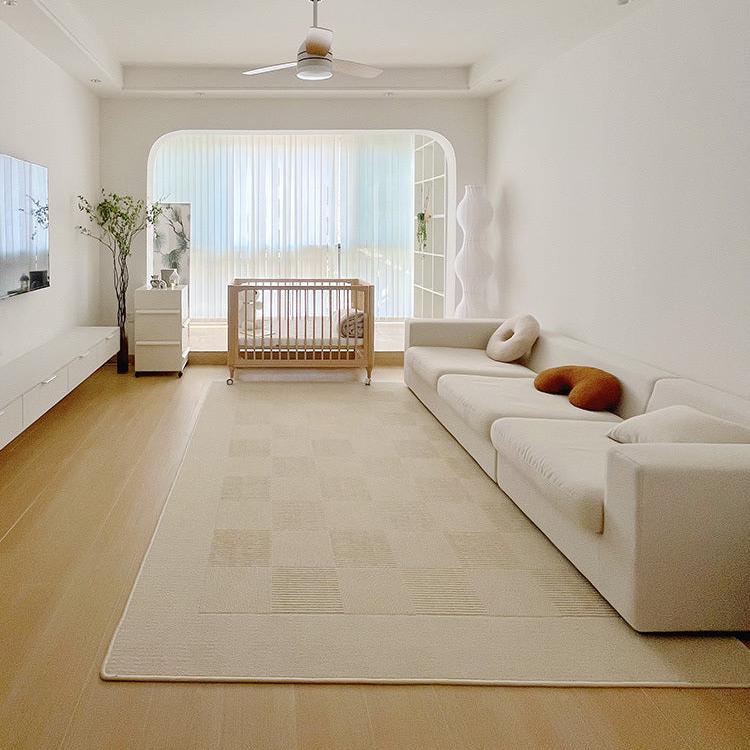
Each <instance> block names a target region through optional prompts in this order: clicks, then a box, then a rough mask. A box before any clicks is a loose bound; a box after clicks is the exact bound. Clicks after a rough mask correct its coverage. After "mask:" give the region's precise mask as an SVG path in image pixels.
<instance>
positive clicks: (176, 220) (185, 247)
mask: <svg viewBox="0 0 750 750" xmlns="http://www.w3.org/2000/svg"><path fill="white" fill-rule="evenodd" d="M157 205H159V206H161V208H162V212H161V213H160V214H159V216H158V217H157V219H156V222H155V223H154V243H153V248H154V255H153V260H154V273H155V274H159V275H163V274H162V273H161V272H162V270H165V269H176V270H177V273H178V274H179V275H180V284H186V285H187V286H188V287H189V286H190V204H189V203H159V204H157Z"/></svg>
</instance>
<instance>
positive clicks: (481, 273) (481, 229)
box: [455, 185, 492, 318]
mask: <svg viewBox="0 0 750 750" xmlns="http://www.w3.org/2000/svg"><path fill="white" fill-rule="evenodd" d="M456 219H457V220H458V225H459V226H460V227H461V229H462V230H463V233H464V241H463V244H462V245H461V250H460V252H459V253H458V255H457V256H456V266H455V268H456V276H458V279H459V281H460V282H461V287H462V294H461V302H459V304H458V307H457V308H456V317H457V318H481V317H482V316H483V315H486V314H487V311H486V310H485V309H484V307H485V306H486V296H487V279H488V278H489V277H490V276H491V274H492V260H491V258H490V256H489V255H488V254H487V250H486V249H485V247H484V235H485V232H486V231H487V227H489V225H490V222H491V221H492V206H491V205H490V202H489V201H488V200H487V197H486V196H485V194H484V186H482V185H467V186H466V192H465V193H464V197H463V199H462V200H461V202H460V203H459V204H458V208H457V209H456Z"/></svg>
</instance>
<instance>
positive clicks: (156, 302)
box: [135, 284, 190, 377]
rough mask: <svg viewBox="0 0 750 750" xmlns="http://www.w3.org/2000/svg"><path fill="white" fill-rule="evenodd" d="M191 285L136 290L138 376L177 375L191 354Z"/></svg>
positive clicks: (148, 287)
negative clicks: (173, 373)
mask: <svg viewBox="0 0 750 750" xmlns="http://www.w3.org/2000/svg"><path fill="white" fill-rule="evenodd" d="M188 315H189V314H188V297H187V286H186V285H185V284H179V285H178V286H176V287H175V288H174V289H164V288H160V289H152V288H151V287H150V286H142V287H140V288H139V289H136V290H135V374H136V377H137V376H138V375H140V374H141V373H143V372H176V373H177V375H178V376H182V371H183V370H184V369H185V365H186V364H187V359H188V354H189V353H190V340H189V324H190V318H189V316H188Z"/></svg>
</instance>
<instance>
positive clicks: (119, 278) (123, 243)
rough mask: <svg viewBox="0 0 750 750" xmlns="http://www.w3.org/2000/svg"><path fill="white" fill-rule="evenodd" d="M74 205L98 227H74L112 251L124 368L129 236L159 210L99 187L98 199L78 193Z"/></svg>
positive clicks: (123, 369)
mask: <svg viewBox="0 0 750 750" xmlns="http://www.w3.org/2000/svg"><path fill="white" fill-rule="evenodd" d="M78 208H79V209H80V210H81V211H82V212H83V213H84V214H85V215H86V216H87V217H88V220H89V223H90V224H93V225H95V226H96V227H97V228H98V229H97V230H94V231H92V229H91V228H90V227H88V226H79V227H78V230H79V231H80V232H81V234H84V235H86V236H87V237H92V238H93V239H95V240H96V241H97V242H99V243H100V244H102V245H103V246H104V247H106V248H107V250H109V252H110V253H111V255H112V275H113V281H114V287H115V295H116V296H117V325H118V326H119V328H120V351H119V352H118V353H117V372H119V373H125V372H127V371H128V366H129V361H128V334H127V330H126V328H125V323H126V321H127V299H126V298H127V292H128V282H129V280H130V279H129V275H128V258H129V257H130V253H131V250H132V246H133V240H134V239H135V237H136V236H137V235H138V234H140V233H141V232H142V231H143V230H144V229H145V228H146V226H147V225H149V224H153V223H154V220H155V219H156V217H157V216H158V215H159V213H160V212H161V208H160V207H159V206H158V205H153V206H150V207H149V206H146V202H145V201H143V200H140V199H139V200H136V199H135V198H133V197H132V196H130V195H119V194H117V193H105V192H104V190H102V195H101V200H100V201H99V202H98V203H96V204H93V203H90V202H89V201H88V200H87V199H86V198H84V197H83V196H82V195H79V196H78Z"/></svg>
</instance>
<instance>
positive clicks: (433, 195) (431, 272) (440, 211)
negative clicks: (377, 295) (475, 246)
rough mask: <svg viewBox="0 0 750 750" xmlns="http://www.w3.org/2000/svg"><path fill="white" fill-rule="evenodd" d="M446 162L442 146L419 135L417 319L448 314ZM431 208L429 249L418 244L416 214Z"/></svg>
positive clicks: (416, 157) (416, 158) (416, 153)
mask: <svg viewBox="0 0 750 750" xmlns="http://www.w3.org/2000/svg"><path fill="white" fill-rule="evenodd" d="M447 192H448V191H447V189H446V160H445V153H444V151H443V148H442V146H441V145H440V144H439V143H438V142H437V141H435V140H433V139H432V138H429V137H428V136H424V135H417V136H416V138H415V142H414V237H415V240H414V317H416V318H442V317H443V316H444V314H445V256H446V215H447ZM427 206H429V210H430V211H431V212H432V218H431V219H430V220H429V221H428V222H427V246H426V247H424V248H421V247H419V245H418V244H417V241H416V232H417V219H416V214H417V213H419V212H421V211H424V209H425V207H427Z"/></svg>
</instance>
